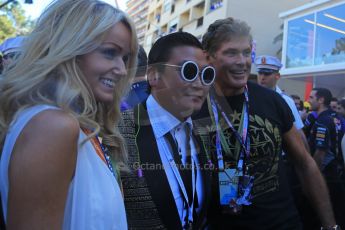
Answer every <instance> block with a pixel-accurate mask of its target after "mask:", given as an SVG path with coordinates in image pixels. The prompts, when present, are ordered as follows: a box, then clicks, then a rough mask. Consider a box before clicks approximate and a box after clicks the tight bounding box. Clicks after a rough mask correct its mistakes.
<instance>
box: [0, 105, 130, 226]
mask: <svg viewBox="0 0 345 230" xmlns="http://www.w3.org/2000/svg"><path fill="white" fill-rule="evenodd" d="M47 109H58V108H56V107H53V106H48V105H37V106H33V107H30V108H28V109H25V110H23V111H22V112H20V113H19V115H17V116H16V119H15V120H14V121H13V122H12V123H11V125H10V129H9V131H8V132H7V136H6V139H5V143H4V148H3V151H2V155H1V159H0V192H1V204H2V208H3V212H4V216H5V219H6V216H7V199H8V189H9V184H8V179H9V178H8V167H9V161H10V158H11V153H12V149H13V147H14V144H15V142H16V140H17V137H18V136H19V134H20V133H21V131H22V129H23V128H24V126H25V125H26V124H27V123H28V122H29V121H30V120H31V119H32V118H33V117H34V116H35V115H37V114H38V113H39V112H42V111H43V110H47ZM85 138H86V135H85V134H84V133H83V131H82V130H80V134H79V140H78V156H77V163H76V169H75V175H74V178H73V179H72V181H71V184H70V186H69V191H68V195H67V200H66V206H65V213H64V222H63V229H66V230H67V229H73V230H74V229H105V230H108V229H121V230H122V229H127V220H126V212H125V206H124V202H123V198H122V193H121V190H120V187H119V185H118V183H117V181H116V179H115V178H114V176H113V174H112V173H111V172H110V170H109V168H108V166H107V165H106V164H105V163H104V161H102V160H101V159H100V158H99V156H98V155H97V153H96V151H95V149H94V147H93V146H92V144H91V142H90V141H87V142H85V143H84V144H81V143H82V141H83V140H84V139H85ZM5 221H6V220H5Z"/></svg>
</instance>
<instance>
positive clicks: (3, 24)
mask: <svg viewBox="0 0 345 230" xmlns="http://www.w3.org/2000/svg"><path fill="white" fill-rule="evenodd" d="M0 3H2V2H1V0H0ZM32 26H33V21H32V20H31V19H30V18H27V17H26V16H25V12H24V9H23V7H22V6H21V5H20V4H19V3H18V2H16V1H14V2H11V3H9V4H7V5H6V6H4V7H3V8H1V9H0V43H2V42H3V41H4V40H5V39H7V38H9V37H14V36H17V35H25V34H27V33H28V32H30V31H31V29H32Z"/></svg>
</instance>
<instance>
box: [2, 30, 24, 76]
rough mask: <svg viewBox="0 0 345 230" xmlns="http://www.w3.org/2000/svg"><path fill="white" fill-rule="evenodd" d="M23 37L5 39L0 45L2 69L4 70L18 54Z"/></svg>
mask: <svg viewBox="0 0 345 230" xmlns="http://www.w3.org/2000/svg"><path fill="white" fill-rule="evenodd" d="M23 40H24V36H17V37H13V38H8V39H6V40H5V41H4V42H3V43H2V44H1V45H0V52H1V54H2V64H3V68H4V69H6V68H7V67H8V66H9V65H10V64H11V63H12V61H13V59H14V57H15V56H16V55H17V54H18V53H19V51H20V47H21V44H22V42H23Z"/></svg>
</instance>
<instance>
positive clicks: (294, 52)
mask: <svg viewBox="0 0 345 230" xmlns="http://www.w3.org/2000/svg"><path fill="white" fill-rule="evenodd" d="M306 21H314V15H313V14H310V15H307V16H304V17H302V18H298V19H294V20H292V21H290V22H289V23H288V39H287V49H286V50H287V52H286V65H285V66H286V67H287V68H289V67H302V66H310V65H312V64H313V52H314V50H313V49H314V48H313V44H314V25H312V24H310V23H306Z"/></svg>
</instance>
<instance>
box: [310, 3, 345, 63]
mask: <svg viewBox="0 0 345 230" xmlns="http://www.w3.org/2000/svg"><path fill="white" fill-rule="evenodd" d="M344 12H345V4H342V5H340V6H336V7H332V8H330V9H326V10H322V11H320V12H317V13H316V22H317V24H316V39H315V41H316V43H315V65H320V64H330V63H338V62H345V14H344Z"/></svg>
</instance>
